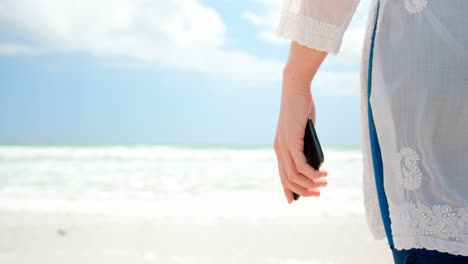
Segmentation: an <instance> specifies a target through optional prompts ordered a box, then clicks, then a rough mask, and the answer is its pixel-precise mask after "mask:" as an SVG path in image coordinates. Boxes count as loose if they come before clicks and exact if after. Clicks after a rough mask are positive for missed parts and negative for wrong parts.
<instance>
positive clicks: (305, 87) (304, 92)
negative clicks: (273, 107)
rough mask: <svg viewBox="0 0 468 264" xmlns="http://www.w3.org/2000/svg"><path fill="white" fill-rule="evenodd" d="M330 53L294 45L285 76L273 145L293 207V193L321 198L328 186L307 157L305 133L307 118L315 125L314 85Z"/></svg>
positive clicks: (282, 179) (283, 182) (321, 172)
mask: <svg viewBox="0 0 468 264" xmlns="http://www.w3.org/2000/svg"><path fill="white" fill-rule="evenodd" d="M326 55H327V53H326V52H322V51H318V50H314V49H310V48H307V47H305V46H301V45H299V44H298V43H296V42H293V44H292V45H291V50H290V54H289V58H288V63H287V65H286V67H285V70H284V73H283V90H282V95H281V109H280V115H279V119H278V126H277V128H276V136H275V142H274V144H273V146H274V149H275V152H276V156H277V158H278V169H279V174H280V178H281V183H282V185H283V189H284V194H285V195H286V198H287V200H288V203H291V202H292V201H293V200H294V195H293V192H295V193H297V194H299V195H301V196H319V195H320V191H319V190H318V187H322V186H326V185H327V181H326V179H325V178H323V177H324V176H327V172H326V171H324V170H315V169H314V168H313V167H312V166H310V165H309V164H308V163H307V161H306V158H305V156H304V153H303V151H304V132H305V127H306V123H307V118H308V117H310V118H311V119H312V120H313V121H314V124H315V104H314V101H313V98H312V95H311V92H310V83H311V81H312V78H313V77H314V75H315V73H316V71H317V69H318V67H319V66H320V64H321V63H322V61H323V60H324V59H325V57H326Z"/></svg>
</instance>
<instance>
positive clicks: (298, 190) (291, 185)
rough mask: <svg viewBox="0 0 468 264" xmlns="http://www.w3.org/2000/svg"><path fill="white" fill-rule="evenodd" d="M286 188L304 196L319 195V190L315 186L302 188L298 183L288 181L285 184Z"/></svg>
mask: <svg viewBox="0 0 468 264" xmlns="http://www.w3.org/2000/svg"><path fill="white" fill-rule="evenodd" d="M287 187H288V189H290V190H291V191H293V192H295V193H297V194H299V195H301V196H304V197H308V196H316V197H318V196H320V190H319V189H317V188H315V189H307V188H304V187H302V186H300V185H298V184H295V183H294V182H289V183H288V185H287Z"/></svg>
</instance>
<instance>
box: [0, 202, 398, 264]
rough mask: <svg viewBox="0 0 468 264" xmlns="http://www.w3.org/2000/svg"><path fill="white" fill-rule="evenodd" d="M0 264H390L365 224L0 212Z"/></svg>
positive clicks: (337, 219)
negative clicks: (376, 263) (377, 263)
mask: <svg viewBox="0 0 468 264" xmlns="http://www.w3.org/2000/svg"><path fill="white" fill-rule="evenodd" d="M0 228H1V232H0V233H1V234H2V236H0V263H5V264H19V263H48V264H55V263H57V264H58V263H168V264H171V263H269V264H270V263H271V264H273V263H295V264H301V263H312V264H314V263H375V262H377V261H378V262H379V263H381V264H385V263H391V253H390V250H389V249H388V247H387V246H386V243H385V241H376V240H373V239H372V238H371V235H370V232H369V231H368V230H367V226H366V224H365V219H364V216H321V217H314V216H229V217H224V216H141V215H138V216H113V215H99V214H76V213H73V212H20V211H8V210H2V211H0Z"/></svg>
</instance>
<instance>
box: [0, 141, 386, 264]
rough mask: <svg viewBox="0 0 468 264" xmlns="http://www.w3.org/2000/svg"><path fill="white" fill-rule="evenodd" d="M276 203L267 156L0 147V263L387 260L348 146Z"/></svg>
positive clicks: (270, 155)
mask: <svg viewBox="0 0 468 264" xmlns="http://www.w3.org/2000/svg"><path fill="white" fill-rule="evenodd" d="M326 151H327V160H326V162H325V164H324V167H325V168H327V169H328V171H329V176H328V178H329V179H328V180H329V185H328V186H327V187H326V188H323V189H322V193H321V197H320V198H318V199H317V198H305V197H301V198H300V199H299V200H298V201H297V202H294V203H293V204H287V202H286V199H285V197H284V194H283V192H282V187H281V183H280V180H279V177H278V175H277V168H276V159H275V154H274V152H273V151H272V150H271V149H270V148H268V149H255V148H252V149H223V148H215V149H209V148H200V149H194V148H189V147H167V146H139V147H121V146H106V147H101V146H91V147H29V146H17V147H9V146H5V147H0V160H1V161H2V166H0V234H1V235H0V264H65V263H66V264H73V263H76V264H78V263H79V264H89V263H91V264H94V263H96V264H107V263H109V264H111V263H112V264H118V263H122V264H123V263H125V264H127V263H131V264H139V263H158V264H172V263H184V264H198V263H200V264H202V263H203V264H209V263H213V264H214V263H216V264H218V263H228V264H229V263H252V264H262V263H265V264H276V263H278V264H282V263H286V264H305V263H308V264H318V263H320V264H329V263H369V264H370V263H372V264H373V263H376V262H378V263H379V264H387V263H388V264H390V263H391V255H390V254H391V253H390V250H389V249H388V247H387V245H386V241H384V240H381V241H376V240H373V238H372V236H371V234H370V232H369V230H368V228H367V224H366V220H365V216H364V207H363V197H362V190H361V186H362V181H361V172H362V168H361V162H362V160H361V154H360V151H359V149H327V150H326Z"/></svg>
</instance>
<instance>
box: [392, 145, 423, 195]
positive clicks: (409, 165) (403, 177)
mask: <svg viewBox="0 0 468 264" xmlns="http://www.w3.org/2000/svg"><path fill="white" fill-rule="evenodd" d="M418 161H419V155H418V154H417V153H416V151H414V150H413V149H411V148H408V147H405V148H403V149H401V150H400V152H399V153H398V154H397V158H396V161H395V171H396V173H397V175H398V177H400V183H401V185H402V186H403V188H405V189H407V190H416V189H417V188H419V186H420V185H421V171H420V170H419V167H418V164H417V163H418Z"/></svg>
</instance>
